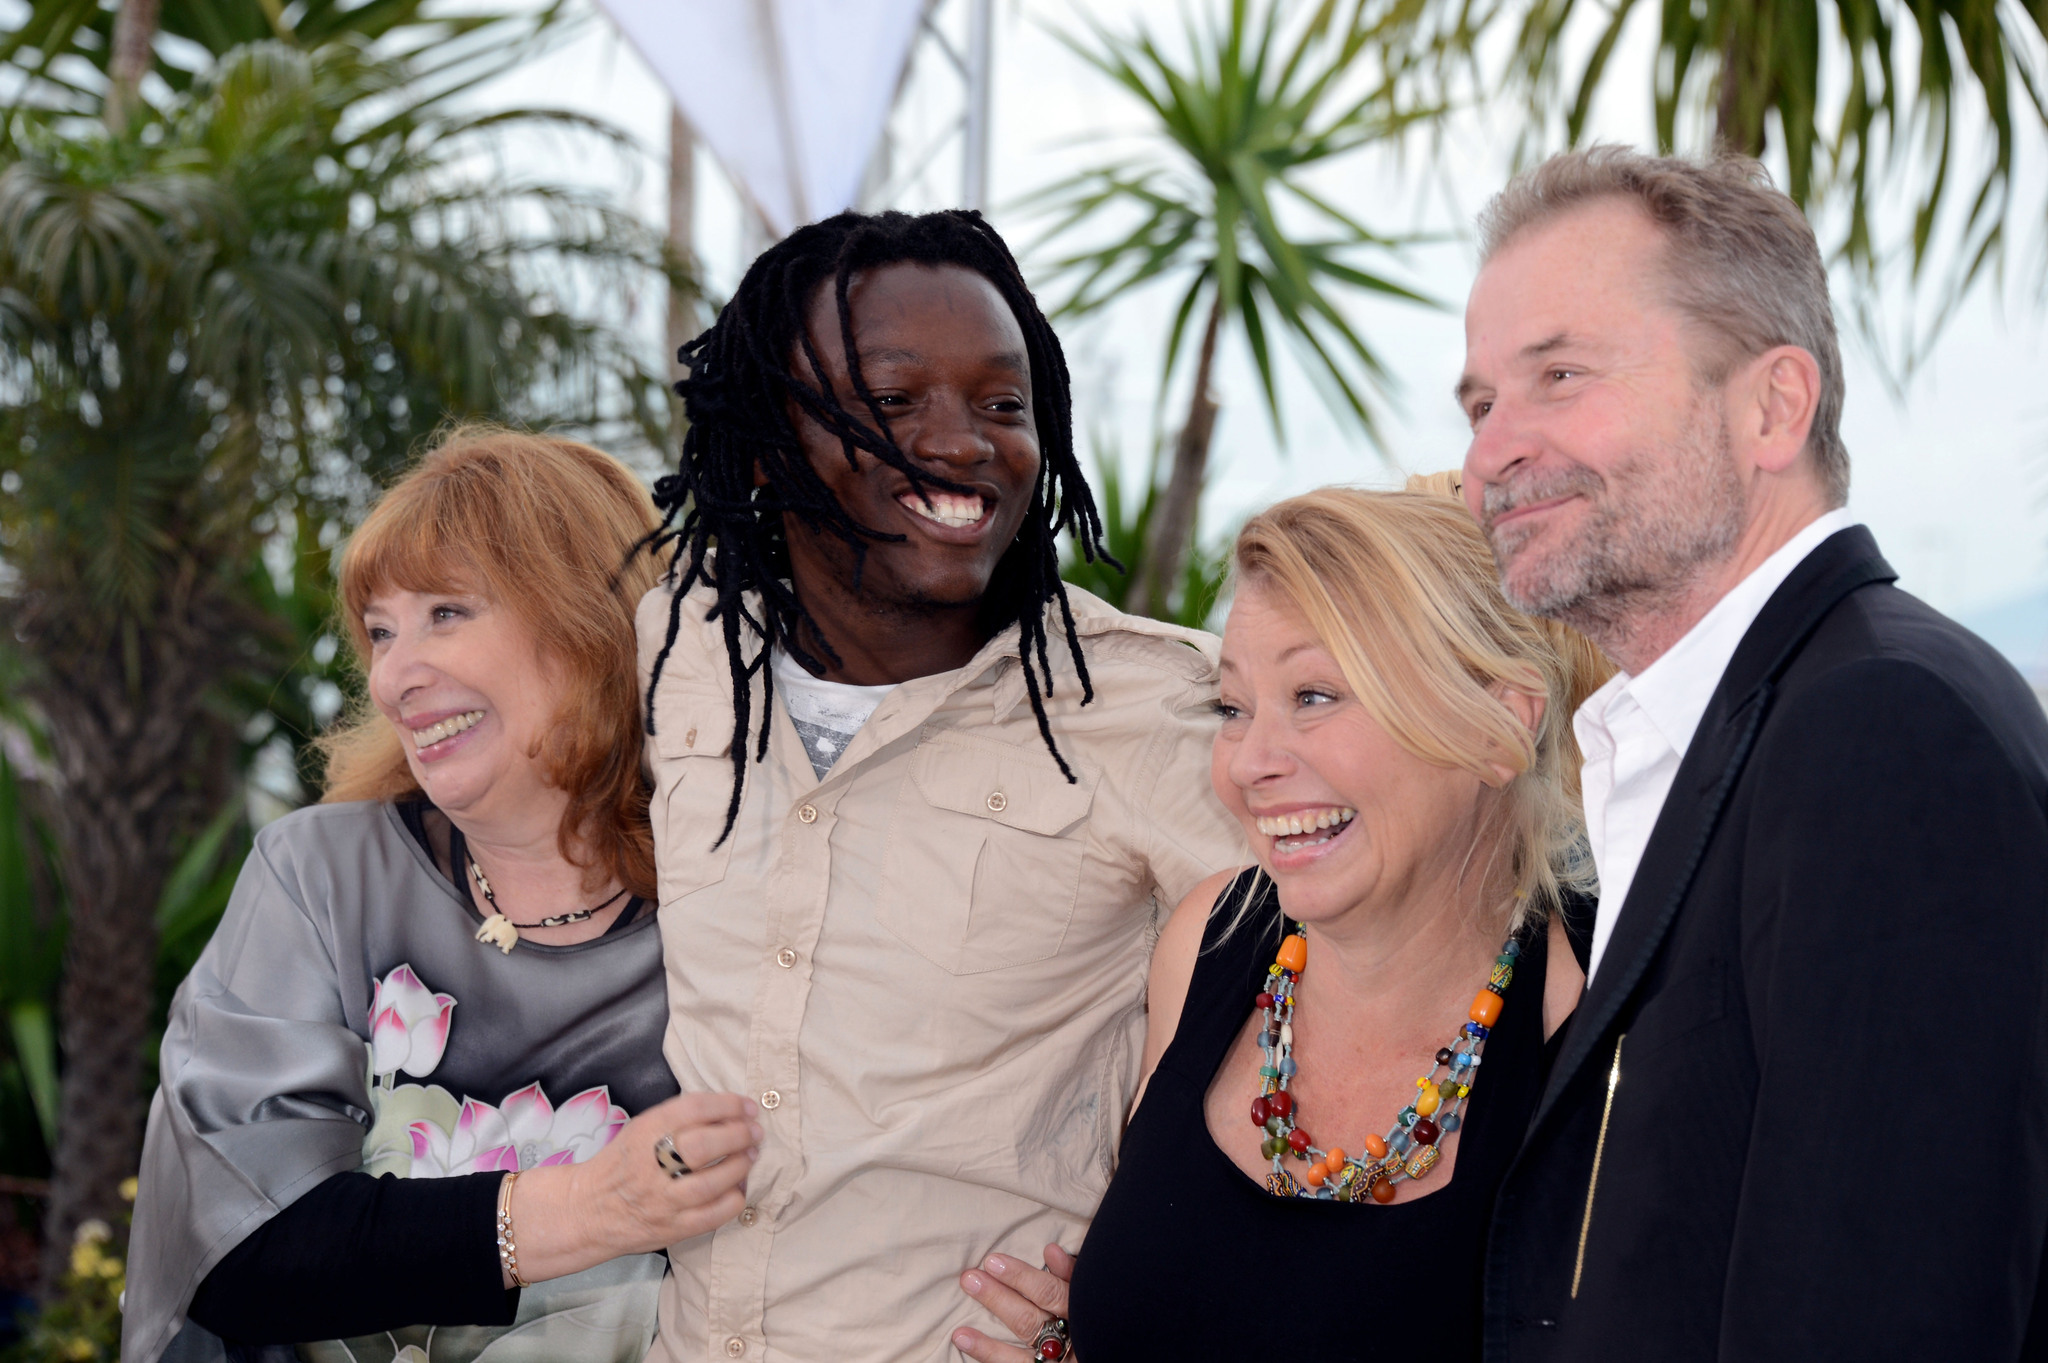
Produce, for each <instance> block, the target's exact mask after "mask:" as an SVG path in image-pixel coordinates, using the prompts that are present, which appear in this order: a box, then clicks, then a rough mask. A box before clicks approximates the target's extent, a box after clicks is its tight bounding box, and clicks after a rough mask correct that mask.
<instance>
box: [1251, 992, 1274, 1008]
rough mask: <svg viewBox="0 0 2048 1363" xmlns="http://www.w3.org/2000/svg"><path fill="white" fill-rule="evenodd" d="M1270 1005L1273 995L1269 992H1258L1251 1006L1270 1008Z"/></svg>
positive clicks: (1271, 1004)
mask: <svg viewBox="0 0 2048 1363" xmlns="http://www.w3.org/2000/svg"><path fill="white" fill-rule="evenodd" d="M1272 1006H1273V996H1272V995H1271V994H1260V995H1259V996H1258V997H1257V998H1255V999H1253V1000H1252V1007H1254V1008H1271V1007H1272Z"/></svg>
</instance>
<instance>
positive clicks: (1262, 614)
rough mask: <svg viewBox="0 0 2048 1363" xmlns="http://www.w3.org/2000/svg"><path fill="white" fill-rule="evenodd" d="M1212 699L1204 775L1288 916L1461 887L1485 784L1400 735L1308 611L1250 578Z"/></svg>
mask: <svg viewBox="0 0 2048 1363" xmlns="http://www.w3.org/2000/svg"><path fill="white" fill-rule="evenodd" d="M1217 704H1218V707H1219V709H1220V712H1221V713H1222V716H1223V726H1222V728H1221V729H1220V730H1219V731H1218V733H1217V736H1216V746H1215V749H1214V753H1213V756H1212V758H1211V764H1210V769H1209V777H1210V782H1211V784H1213V785H1214V786H1215V788H1216V794H1217V796H1218V798H1220V799H1221V800H1222V801H1223V803H1224V805H1225V806H1226V807H1228V808H1229V809H1230V811H1231V812H1232V813H1233V814H1235V815H1236V816H1237V818H1238V821H1239V822H1240V823H1242V824H1243V825H1244V830H1245V834H1246V836H1247V837H1248V838H1249V839H1250V842H1251V845H1252V850H1253V853H1254V854H1255V855H1256V856H1257V857H1258V861H1259V865H1260V866H1262V867H1264V868H1265V870H1266V872H1267V874H1269V875H1271V876H1272V877H1273V880H1274V882H1275V883H1276V884H1277V885H1278V886H1279V889H1280V902H1281V904H1282V906H1283V907H1284V908H1285V909H1286V911H1287V913H1288V914H1289V915H1290V916H1292V917H1295V918H1299V919H1301V920H1302V921H1304V922H1308V923H1316V924H1327V923H1329V922H1331V921H1332V920H1334V919H1337V918H1339V917H1341V916H1343V915H1344V914H1346V913H1348V912H1350V911H1352V910H1354V909H1357V908H1358V907H1359V906H1361V905H1368V906H1369V905H1374V904H1381V905H1386V904H1398V903H1401V902H1403V901H1405V900H1407V899H1409V898H1412V897H1413V896H1415V895H1417V894H1418V893H1429V892H1431V891H1441V890H1443V889H1444V888H1445V887H1446V886H1453V885H1455V884H1456V883H1457V879H1458V876H1459V875H1460V868H1461V867H1463V866H1464V865H1466V863H1467V858H1466V855H1465V854H1466V852H1467V850H1468V849H1471V848H1473V847H1475V846H1476V845H1477V842H1478V839H1479V838H1480V836H1481V832H1482V828H1483V826H1484V823H1485V818H1486V812H1487V810H1488V808H1490V806H1491V804H1492V803H1493V802H1492V801H1491V800H1489V798H1488V797H1489V794H1490V792H1489V790H1488V788H1487V786H1486V785H1485V783H1483V782H1482V781H1481V780H1480V779H1479V777H1477V776H1475V775H1473V774H1472V773H1471V772H1468V771H1462V770H1458V769H1455V768H1448V767H1439V766H1434V765H1432V764H1430V763H1428V762H1425V761H1423V760H1422V759H1421V758H1419V757H1416V756H1415V755H1414V754H1412V753H1410V752H1409V751H1408V750H1407V749H1406V748H1403V747H1402V746H1401V745H1400V744H1399V743H1396V742H1395V741H1394V739H1393V737H1392V736H1391V735H1389V734H1388V733H1387V731H1386V730H1385V729H1384V728H1382V727H1381V725H1380V724H1379V722H1378V721H1377V720H1375V719H1374V718H1373V717H1372V715H1371V714H1370V713H1369V712H1368V711H1367V709H1366V708H1365V706H1364V705H1363V704H1362V703H1361V702H1360V701H1359V700H1358V698H1357V696H1356V695H1355V694H1354V693H1353V691H1352V690H1351V687H1350V686H1349V684H1348V683H1347V682H1346V681H1345V680H1344V673H1343V670H1342V669H1341V668H1340V667H1339V666H1338V665H1337V660H1336V659H1335V658H1334V657H1333V656H1331V654H1330V652H1329V650H1328V649H1327V648H1325V647H1324V646H1323V645H1322V643H1321V642H1320V641H1319V640H1318V639H1317V638H1316V636H1315V634H1314V633H1313V631H1311V630H1310V629H1309V626H1308V623H1307V621H1306V620H1304V619H1303V618H1302V616H1301V613H1300V612H1299V611H1297V610H1296V609H1295V608H1294V607H1293V606H1292V605H1291V604H1290V603H1289V602H1287V601H1286V599H1285V598H1284V597H1282V596H1281V595H1280V594H1279V593H1277V592H1275V591H1274V590H1272V588H1271V587H1270V586H1268V585H1266V584H1263V583H1261V582H1259V581H1258V580H1256V579H1250V580H1247V581H1245V582H1244V583H1242V584H1241V585H1240V586H1239V588H1238V591H1237V596H1236V598H1235V599H1234V600H1233V601H1232V603H1231V607H1230V619H1229V622H1228V623H1227V624H1226V625H1225V626H1224V630H1223V664H1222V682H1221V690H1220V692H1219V695H1218V701H1217Z"/></svg>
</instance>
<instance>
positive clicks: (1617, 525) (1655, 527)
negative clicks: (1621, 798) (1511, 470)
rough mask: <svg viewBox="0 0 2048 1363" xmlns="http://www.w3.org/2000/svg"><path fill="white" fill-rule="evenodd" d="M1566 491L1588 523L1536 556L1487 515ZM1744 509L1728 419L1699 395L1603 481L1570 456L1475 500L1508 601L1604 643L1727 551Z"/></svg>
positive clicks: (1629, 629) (1631, 629) (1678, 594)
mask: <svg viewBox="0 0 2048 1363" xmlns="http://www.w3.org/2000/svg"><path fill="white" fill-rule="evenodd" d="M1573 493H1578V494H1582V495H1584V496H1585V497H1586V499H1587V503H1588V506H1589V507H1590V511H1589V514H1588V516H1587V520H1586V524H1585V525H1584V526H1582V527H1581V528H1580V529H1579V530H1578V531H1577V533H1576V534H1575V535H1574V536H1573V539H1572V541H1571V542H1570V543H1568V544H1566V545H1563V546H1561V547H1559V548H1557V549H1555V550H1553V551H1552V552H1551V553H1550V554H1549V555H1548V556H1546V557H1542V558H1537V559H1535V560H1533V561H1532V560H1531V559H1530V558H1529V557H1528V556H1526V555H1524V554H1523V553H1522V546H1523V544H1525V543H1526V541H1527V540H1528V538H1529V535H1527V534H1519V533H1517V531H1516V528H1515V527H1514V526H1513V525H1510V526H1509V527H1508V528H1507V529H1506V530H1504V531H1496V530H1495V529H1494V528H1493V519H1494V517H1496V516H1498V515H1500V514H1501V513H1502V512H1505V511H1507V510H1509V509H1511V508H1513V507H1516V506H1521V505H1526V504H1528V503H1530V502H1539V501H1544V500H1547V499H1549V498H1551V497H1557V496H1565V495H1569V494H1573ZM1747 512H1748V508H1747V499H1746V498H1745V496H1744V493H1743V487H1742V482H1741V479H1740V477H1739V475H1738V474H1737V473H1736V471H1735V459H1734V449H1733V445H1732V442H1731V440H1730V438H1729V433H1728V423H1727V419H1726V418H1725V416H1724V415H1723V414H1722V413H1721V411H1720V410H1719V404H1718V403H1717V402H1715V401H1713V399H1712V398H1711V397H1709V396H1708V395H1707V394H1702V395H1701V397H1700V400H1699V401H1697V402H1696V403H1695V405H1694V407H1693V410H1692V412H1691V413H1690V414H1689V417H1688V420H1687V423H1686V428H1685V431H1684V433H1683V434H1682V435H1681V437H1680V438H1679V439H1678V440H1677V441H1674V442H1671V443H1667V444H1665V445H1663V446H1661V447H1658V448H1654V449H1652V450H1650V451H1648V452H1643V453H1638V454H1636V455H1635V456H1634V457H1632V458H1630V459H1628V460H1625V461H1623V462H1622V463H1620V464H1617V465H1616V466H1615V468H1614V469H1613V471H1612V472H1611V473H1610V474H1609V475H1608V476H1607V477H1606V478H1602V477H1601V476H1600V475H1599V474H1597V473H1594V472H1593V471H1592V470H1591V469H1589V468H1586V467H1585V466H1584V465H1581V464H1573V465H1570V466H1569V467H1567V468H1565V469H1562V470H1558V471H1556V472H1553V473H1545V474H1540V475H1536V476H1532V477H1531V478H1528V479H1525V480H1523V481H1522V482H1519V483H1511V484H1505V485H1495V486H1491V487H1488V488H1487V489H1486V494H1485V505H1484V514H1485V524H1486V535H1487V540H1488V542H1489V543H1490V544H1491V545H1492V546H1493V553H1494V561H1495V562H1496V563H1497V564H1498V565H1499V566H1500V577H1501V591H1502V593H1503V594H1504V595H1505V596H1506V597H1507V599H1508V600H1509V602H1511V603H1512V604H1513V605H1514V606H1515V607H1516V609H1518V610H1521V611H1524V612H1526V613H1528V614H1530V615H1541V616H1546V617H1548V618H1550V619H1552V620H1557V621H1559V622H1561V623H1563V624H1567V625H1570V626H1572V627H1573V628H1575V629H1577V630H1578V631H1579V632H1580V633H1582V634H1585V635H1587V636H1588V637H1589V638H1591V639H1593V640H1594V641H1595V642H1597V643H1600V644H1602V645H1603V646H1604V647H1606V648H1607V649H1608V650H1609V651H1610V652H1612V651H1614V649H1615V647H1616V646H1617V645H1623V644H1625V642H1626V641H1627V639H1629V638H1630V637H1631V636H1632V635H1633V634H1634V633H1635V632H1636V627H1637V626H1638V625H1639V624H1640V623H1641V622H1643V621H1646V620H1647V619H1649V618H1652V617H1654V616H1655V615H1657V614H1658V613H1660V612H1661V611H1662V610H1663V609H1664V608H1666V607H1667V606H1670V605H1673V604H1675V603H1677V602H1680V601H1682V600H1683V599H1684V598H1685V597H1686V596H1687V595H1689V593H1690V592H1691V590H1692V588H1693V586H1694V585H1695V584H1696V583H1697V582H1698V581H1699V579H1700V577H1701V575H1702V574H1703V573H1704V572H1705V571H1706V570H1707V569H1710V568H1712V567H1714V566H1715V565H1717V564H1720V563H1723V562H1725V561H1726V560H1727V558H1728V556H1729V554H1730V553H1732V552H1733V551H1734V549H1735V546H1736V543H1737V541H1738V540H1740V538H1741V536H1742V530H1743V526H1744V523H1745V521H1746V520H1747Z"/></svg>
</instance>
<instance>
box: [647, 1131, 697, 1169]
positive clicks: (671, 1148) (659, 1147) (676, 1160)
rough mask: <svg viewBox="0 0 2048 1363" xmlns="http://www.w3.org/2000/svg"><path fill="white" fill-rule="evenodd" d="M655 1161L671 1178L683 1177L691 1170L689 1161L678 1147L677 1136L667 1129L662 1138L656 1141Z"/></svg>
mask: <svg viewBox="0 0 2048 1363" xmlns="http://www.w3.org/2000/svg"><path fill="white" fill-rule="evenodd" d="M654 1162H655V1163H656V1164H658V1165H660V1166H661V1168H662V1171H663V1172H664V1173H666V1174H667V1175H668V1176H669V1177H670V1178H681V1177H682V1176H683V1175H684V1174H687V1173H689V1172H690V1166H689V1163H688V1161H686V1160H684V1158H683V1153H682V1151H680V1150H678V1149H676V1138H675V1137H674V1136H672V1135H670V1134H669V1133H668V1132H665V1131H664V1132H663V1133H662V1136H661V1139H660V1140H658V1141H656V1142H655V1143H654Z"/></svg>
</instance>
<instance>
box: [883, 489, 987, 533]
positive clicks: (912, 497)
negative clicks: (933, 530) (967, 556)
mask: <svg viewBox="0 0 2048 1363" xmlns="http://www.w3.org/2000/svg"><path fill="white" fill-rule="evenodd" d="M931 499H932V504H931V505H930V506H926V505H925V504H924V499H923V498H922V497H920V496H918V495H917V494H916V493H915V492H906V493H904V494H903V495H902V496H901V497H899V498H897V500H898V501H900V502H902V503H903V505H905V506H907V507H909V508H910V509H911V510H912V511H915V512H916V513H917V514H918V515H920V516H922V517H924V518H925V519H926V520H928V521H936V522H937V523H938V524H940V525H947V526H951V527H952V528H954V529H955V530H959V529H963V528H965V527H967V526H970V525H973V524H974V523H975V522H976V521H978V520H980V519H981V517H982V513H983V511H984V510H985V509H986V507H987V503H985V502H983V501H982V499H981V498H979V497H958V496H955V495H953V494H952V493H950V492H934V493H932V494H931Z"/></svg>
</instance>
